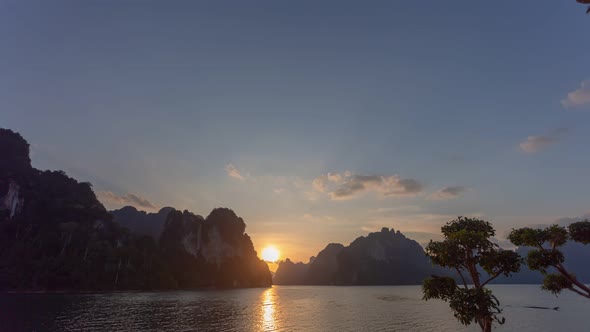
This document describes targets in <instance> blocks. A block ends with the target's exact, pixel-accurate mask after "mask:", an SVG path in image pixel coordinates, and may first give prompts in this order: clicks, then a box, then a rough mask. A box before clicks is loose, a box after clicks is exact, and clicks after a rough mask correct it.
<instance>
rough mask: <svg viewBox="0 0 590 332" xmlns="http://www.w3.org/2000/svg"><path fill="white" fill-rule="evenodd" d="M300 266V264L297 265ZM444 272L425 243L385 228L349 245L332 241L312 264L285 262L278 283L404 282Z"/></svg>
mask: <svg viewBox="0 0 590 332" xmlns="http://www.w3.org/2000/svg"><path fill="white" fill-rule="evenodd" d="M294 266H297V268H294ZM433 273H440V271H439V270H438V269H436V268H435V267H433V266H432V265H431V264H430V262H429V260H428V258H427V257H426V255H425V253H424V250H423V249H422V247H421V246H420V245H419V244H418V243H417V242H416V241H414V240H411V239H408V238H406V237H405V236H404V235H403V234H401V233H400V232H399V231H398V232H396V231H394V230H393V229H391V230H389V229H387V228H383V229H382V230H381V232H375V233H370V234H369V235H368V236H366V237H365V236H361V237H359V238H357V239H356V240H354V241H353V242H352V243H351V244H350V245H349V246H346V247H345V246H343V245H341V244H336V243H331V244H329V245H328V246H327V247H326V248H325V249H324V250H322V251H321V252H320V253H319V254H318V255H317V258H316V259H314V260H313V261H312V262H310V263H308V264H303V263H298V264H293V263H292V262H291V263H287V262H282V263H281V264H279V268H278V269H277V272H276V274H275V283H276V284H310V285H393V284H395V285H400V284H420V283H421V282H422V280H423V279H424V278H425V277H427V276H429V275H430V274H433Z"/></svg>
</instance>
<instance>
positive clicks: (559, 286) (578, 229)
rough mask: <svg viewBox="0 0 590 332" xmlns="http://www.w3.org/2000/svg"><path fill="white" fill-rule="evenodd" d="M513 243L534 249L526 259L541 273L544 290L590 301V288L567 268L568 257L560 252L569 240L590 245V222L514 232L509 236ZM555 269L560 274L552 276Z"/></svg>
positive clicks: (523, 229)
mask: <svg viewBox="0 0 590 332" xmlns="http://www.w3.org/2000/svg"><path fill="white" fill-rule="evenodd" d="M508 239H509V240H510V242H512V243H513V244H514V245H517V246H527V247H532V248H533V250H531V251H529V253H528V256H527V257H526V259H525V262H526V264H527V265H528V267H529V268H530V269H531V270H536V271H539V272H541V273H542V274H543V275H544V276H545V279H544V281H543V286H542V288H543V289H544V290H547V291H550V292H551V293H553V294H555V295H557V294H559V293H561V291H562V290H564V289H569V290H571V291H572V292H575V293H577V294H579V295H581V296H583V297H586V298H590V288H589V287H588V286H586V285H584V284H583V283H582V282H580V281H578V279H577V278H576V276H575V275H574V274H573V273H571V272H569V271H568V270H567V269H566V267H565V266H564V265H563V263H564V262H565V257H564V255H563V253H562V252H561V250H560V249H559V248H560V247H562V246H563V245H565V244H566V243H567V242H568V240H571V241H574V242H579V243H582V244H584V245H586V244H588V243H590V221H588V220H584V221H579V222H575V223H572V224H570V225H569V226H568V227H567V229H566V228H565V227H562V226H559V225H551V226H549V227H547V228H544V229H533V228H529V227H525V228H520V229H513V230H512V232H511V233H510V235H509V236H508ZM549 268H553V269H555V271H557V273H549V272H548V269H549Z"/></svg>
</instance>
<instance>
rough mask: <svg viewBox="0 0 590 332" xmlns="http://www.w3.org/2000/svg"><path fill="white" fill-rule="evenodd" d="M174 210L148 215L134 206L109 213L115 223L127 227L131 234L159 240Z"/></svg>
mask: <svg viewBox="0 0 590 332" xmlns="http://www.w3.org/2000/svg"><path fill="white" fill-rule="evenodd" d="M174 210H175V209H174V208H173V207H163V208H161V209H160V211H158V212H156V213H148V212H145V211H141V210H137V209H136V208H135V207H133V206H125V207H122V208H120V209H118V210H113V211H109V213H110V214H111V215H112V216H113V221H114V222H116V223H118V224H119V225H121V226H123V227H127V228H128V229H129V230H130V231H131V232H133V233H135V234H138V235H147V236H151V237H153V238H154V239H159V238H160V234H162V231H163V230H164V224H165V223H166V218H167V217H168V214H169V213H170V212H171V211H174Z"/></svg>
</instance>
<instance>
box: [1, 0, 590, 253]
mask: <svg viewBox="0 0 590 332" xmlns="http://www.w3.org/2000/svg"><path fill="white" fill-rule="evenodd" d="M585 10H586V8H585V7H584V6H582V5H580V4H578V3H576V2H575V1H574V0H569V1H565V0H561V1H554V0H539V1H509V0H506V1H494V2H489V1H486V2H482V1H472V0H471V1H467V0H462V1H434V0H433V1H363V2H360V1H354V2H349V1H321V2H318V1H257V2H255V3H252V2H246V1H159V2H156V1H148V0H141V1H140V0H129V1H108V0H102V1H51V2H49V1H6V0H3V1H0V127H5V128H10V129H13V130H15V131H18V132H20V133H21V134H22V135H23V136H24V137H25V138H26V139H27V140H28V141H29V143H30V144H31V152H32V160H33V165H34V166H35V167H37V168H39V169H53V170H57V169H62V170H65V171H66V172H67V173H68V174H69V175H70V176H72V177H75V178H76V179H78V180H80V181H90V182H91V183H92V184H93V187H94V190H95V192H96V193H97V196H98V197H99V199H100V200H101V201H102V202H103V203H104V204H105V206H106V207H107V208H109V209H115V208H119V207H121V206H124V205H133V206H136V207H137V208H139V209H143V210H147V211H157V210H158V209H159V208H161V207H164V206H173V207H176V208H178V209H188V210H190V211H192V212H194V213H197V214H201V215H204V216H206V215H208V214H209V212H210V211H211V210H212V209H213V208H215V207H230V208H232V209H233V210H234V211H235V212H236V213H237V214H238V215H239V216H241V217H242V218H244V220H245V222H246V224H247V228H246V232H247V233H248V234H249V235H250V236H251V237H252V239H253V242H254V245H255V247H256V249H257V250H259V251H260V250H261V249H262V248H264V247H265V246H267V245H274V246H276V247H277V248H278V249H279V250H280V251H281V258H285V257H290V258H291V259H292V260H296V261H307V260H308V259H309V257H310V256H312V255H315V254H317V252H318V251H319V250H321V249H323V248H324V247H325V246H326V245H327V244H328V243H330V242H338V243H343V244H345V245H346V244H348V243H350V242H351V241H352V240H354V239H355V238H357V237H359V236H362V235H366V234H367V233H368V232H372V231H377V230H380V229H381V228H382V227H388V228H394V229H396V230H400V231H401V232H402V233H404V234H406V236H408V237H410V238H412V239H415V240H416V241H418V242H419V243H422V244H424V243H426V242H428V240H430V239H439V238H440V227H441V226H442V225H444V223H445V222H448V221H450V220H452V219H453V218H455V217H457V216H459V215H463V216H477V217H480V218H483V219H485V220H488V221H490V222H492V223H493V225H494V226H495V227H496V229H497V238H498V241H499V243H501V244H504V245H506V241H505V238H506V235H507V233H508V232H509V231H510V229H511V228H513V227H522V226H527V225H532V224H548V223H552V222H554V221H555V220H557V219H560V218H576V217H579V216H583V215H586V214H587V213H589V212H590V204H589V203H590V202H589V201H590V192H589V191H588V188H589V184H590V169H589V168H588V165H589V164H590V153H588V151H589V147H588V143H589V142H590V62H589V61H588V59H589V58H590V43H589V42H588V41H589V39H588V38H589V35H588V31H590V16H587V15H585V14H584V12H585Z"/></svg>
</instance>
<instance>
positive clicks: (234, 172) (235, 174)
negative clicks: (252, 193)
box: [225, 164, 246, 181]
mask: <svg viewBox="0 0 590 332" xmlns="http://www.w3.org/2000/svg"><path fill="white" fill-rule="evenodd" d="M225 171H226V172H227V175H229V176H231V177H232V178H234V179H238V180H240V181H244V180H246V177H245V176H243V175H242V174H241V173H240V171H239V170H238V169H237V168H236V167H235V166H234V165H233V164H227V166H225Z"/></svg>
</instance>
